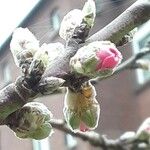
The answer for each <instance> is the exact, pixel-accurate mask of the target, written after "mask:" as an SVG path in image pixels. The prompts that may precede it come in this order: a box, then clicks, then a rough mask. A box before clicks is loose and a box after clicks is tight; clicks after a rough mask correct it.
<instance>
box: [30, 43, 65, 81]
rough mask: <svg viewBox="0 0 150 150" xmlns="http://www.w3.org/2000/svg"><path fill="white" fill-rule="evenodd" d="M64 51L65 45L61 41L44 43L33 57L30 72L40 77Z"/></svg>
mask: <svg viewBox="0 0 150 150" xmlns="http://www.w3.org/2000/svg"><path fill="white" fill-rule="evenodd" d="M63 53H64V46H63V45H62V44H61V43H51V44H43V45H42V46H41V47H40V49H39V50H38V51H37V52H36V53H35V55H34V57H33V61H32V63H31V65H30V68H29V74H32V76H37V75H38V76H39V78H40V77H41V75H42V74H43V73H44V71H45V70H46V69H47V68H48V67H50V65H51V64H52V63H53V62H54V61H55V59H58V56H59V57H61V56H62V54H63Z"/></svg>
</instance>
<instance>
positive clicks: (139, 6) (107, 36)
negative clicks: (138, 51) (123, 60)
mask: <svg viewBox="0 0 150 150" xmlns="http://www.w3.org/2000/svg"><path fill="white" fill-rule="evenodd" d="M148 19H150V1H149V0H142V1H140V0H137V2H135V3H134V4H133V5H131V6H130V7H129V8H128V9H127V10H125V11H124V12H123V13H122V14H121V15H119V16H118V17H117V18H116V19H114V20H113V21H112V22H111V23H109V24H108V25H107V26H105V27H104V28H103V29H101V30H100V31H98V32H97V33H95V34H94V35H92V36H91V37H90V38H89V39H88V40H87V42H88V43H90V42H93V41H102V40H110V41H111V42H113V43H115V44H117V43H118V42H119V41H120V40H121V39H122V38H123V37H124V35H126V34H127V33H128V32H129V31H131V30H133V29H134V28H135V27H137V26H139V25H141V24H143V23H144V22H146V21H147V20H148Z"/></svg>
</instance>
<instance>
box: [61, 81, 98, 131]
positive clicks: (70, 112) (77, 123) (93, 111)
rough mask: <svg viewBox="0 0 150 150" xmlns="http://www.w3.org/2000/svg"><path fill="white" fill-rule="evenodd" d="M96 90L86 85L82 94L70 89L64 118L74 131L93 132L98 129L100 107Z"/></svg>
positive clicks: (66, 97)
mask: <svg viewBox="0 0 150 150" xmlns="http://www.w3.org/2000/svg"><path fill="white" fill-rule="evenodd" d="M95 96H96V92H95V88H94V87H93V86H92V85H91V84H90V83H88V84H87V83H86V84H85V85H83V87H82V89H81V91H80V92H74V91H71V89H69V88H68V90H67V93H66V96H65V106H64V116H65V119H66V121H67V124H68V125H69V127H70V128H71V129H72V130H73V131H75V132H76V131H82V132H85V131H87V130H93V129H95V128H96V127H97V125H98V121H99V115H100V106H99V104H98V102H97V100H96V99H95Z"/></svg>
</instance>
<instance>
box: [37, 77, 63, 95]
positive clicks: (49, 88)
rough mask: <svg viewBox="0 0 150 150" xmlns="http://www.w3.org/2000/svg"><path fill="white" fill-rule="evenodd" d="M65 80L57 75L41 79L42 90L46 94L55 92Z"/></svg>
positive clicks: (40, 87)
mask: <svg viewBox="0 0 150 150" xmlns="http://www.w3.org/2000/svg"><path fill="white" fill-rule="evenodd" d="M64 82H65V80H63V79H61V78H57V77H47V78H44V79H43V80H42V81H40V84H39V86H38V87H39V89H40V92H41V93H43V94H44V95H46V94H50V93H53V92H54V91H55V90H57V89H58V88H59V87H60V86H61V85H62V84H63V83H64Z"/></svg>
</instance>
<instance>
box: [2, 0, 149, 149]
mask: <svg viewBox="0 0 150 150" xmlns="http://www.w3.org/2000/svg"><path fill="white" fill-rule="evenodd" d="M84 2H85V1H83V0H78V1H77V0H42V1H41V2H39V4H38V5H36V6H35V8H34V9H33V10H32V12H31V13H30V14H29V15H28V16H27V17H26V18H25V20H24V21H23V22H22V24H21V25H20V26H22V27H28V28H29V29H30V31H32V32H33V33H34V34H35V36H36V37H37V38H38V39H39V40H40V42H41V44H42V43H50V42H56V41H60V42H63V40H62V39H60V38H59V35H58V30H59V26H60V22H61V20H62V18H63V16H64V15H65V14H66V13H67V12H68V11H70V10H71V9H74V8H82V6H83V4H84ZM133 2H134V0H132V1H130V0H124V1H123V0H96V6H97V18H96V24H95V26H94V28H93V29H92V31H91V34H93V33H95V32H96V31H98V30H99V29H101V28H102V27H104V26H105V25H107V24H108V23H109V22H110V21H112V20H113V19H114V18H116V17H117V16H118V15H119V14H120V13H121V12H123V11H124V10H125V9H126V8H127V7H128V6H130V5H131V4H132V3H133ZM149 24H150V23H149ZM142 28H144V29H145V28H146V29H147V27H144V26H143V27H142ZM146 29H145V30H146ZM142 30H143V29H142ZM139 37H140V35H139ZM147 38H150V31H147V30H146V31H145V34H144V35H143V36H142V38H141V37H140V38H138V37H137V39H136V40H135V41H134V43H133V45H134V49H136V50H140V49H141V48H142V47H143V46H144V44H145V43H142V42H144V41H146V39H147ZM9 43H10V38H8V39H7V41H6V42H5V43H4V44H3V46H2V47H1V50H0V88H3V87H4V86H6V85H7V84H9V83H11V82H14V81H15V79H16V77H17V76H19V75H20V71H19V69H18V68H17V67H16V66H15V64H14V61H13V58H12V55H11V53H10V50H9ZM120 50H121V52H122V53H123V56H124V60H126V59H127V58H128V57H129V56H131V55H133V54H134V52H135V51H133V50H132V45H126V46H124V47H120ZM139 76H140V77H139ZM146 76H147V75H146ZM141 77H142V78H143V79H142V82H141V80H140V79H139V78H141ZM144 79H145V73H143V72H141V73H137V72H134V71H130V70H128V71H124V72H122V73H120V74H119V75H115V76H113V77H111V78H110V79H107V80H104V81H101V82H100V83H99V84H96V88H97V99H98V101H99V102H100V104H101V116H100V122H99V126H98V128H97V129H96V131H97V132H98V133H100V134H106V135H108V137H112V138H116V137H117V136H119V135H121V134H122V133H123V132H125V131H129V130H130V131H131V130H135V129H137V127H138V126H139V125H140V123H141V122H142V121H143V120H144V119H145V118H146V117H148V116H149V114H150V110H149V106H150V101H149V92H150V89H149V88H146V89H145V90H142V88H140V87H141V84H143V83H144V82H147V81H144ZM137 91H138V92H137ZM63 99H64V94H58V95H52V96H48V97H44V98H39V99H38V100H39V101H42V102H43V103H44V104H46V106H48V107H49V108H50V110H51V111H52V112H53V114H54V117H55V118H63ZM9 149H11V150H20V149H21V150H58V149H61V150H66V149H67V150H79V149H82V150H84V149H85V150H88V149H89V150H92V149H96V148H95V147H92V146H90V145H89V144H88V143H87V142H83V141H81V140H79V139H76V138H73V137H72V136H70V135H66V134H65V133H62V132H59V131H57V130H56V132H55V133H54V134H53V135H52V137H50V138H49V139H44V140H42V141H35V140H33V141H32V140H21V139H18V138H16V137H15V136H14V133H13V132H12V131H10V129H8V128H7V127H5V126H3V127H0V150H9Z"/></svg>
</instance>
